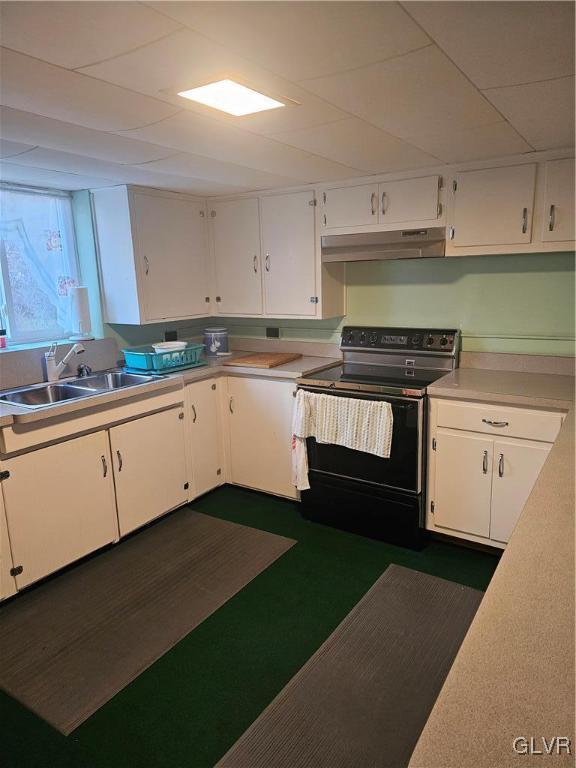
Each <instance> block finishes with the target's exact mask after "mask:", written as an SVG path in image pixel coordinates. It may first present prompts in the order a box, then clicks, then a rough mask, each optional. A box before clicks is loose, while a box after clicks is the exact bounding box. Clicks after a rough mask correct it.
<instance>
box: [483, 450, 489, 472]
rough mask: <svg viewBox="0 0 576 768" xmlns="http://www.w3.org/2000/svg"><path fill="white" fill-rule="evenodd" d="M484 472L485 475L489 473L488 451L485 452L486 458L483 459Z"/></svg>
mask: <svg viewBox="0 0 576 768" xmlns="http://www.w3.org/2000/svg"><path fill="white" fill-rule="evenodd" d="M482 472H483V473H484V474H485V475H486V474H487V473H488V451H484V458H483V459H482Z"/></svg>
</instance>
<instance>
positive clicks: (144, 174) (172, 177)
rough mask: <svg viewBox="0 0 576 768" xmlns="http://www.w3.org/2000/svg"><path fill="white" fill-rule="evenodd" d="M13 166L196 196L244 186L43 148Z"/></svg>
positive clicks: (25, 155) (14, 159)
mask: <svg viewBox="0 0 576 768" xmlns="http://www.w3.org/2000/svg"><path fill="white" fill-rule="evenodd" d="M12 164H14V165H22V166H24V167H29V168H36V169H39V170H42V171H44V170H47V171H60V172H62V173H67V174H75V175H79V176H83V177H90V178H95V179H98V178H105V179H107V180H108V181H110V180H112V182H111V183H114V184H139V185H141V186H145V187H157V188H159V189H172V190H174V191H176V192H191V193H194V194H203V195H204V194H227V193H228V192H235V191H239V187H240V186H241V185H236V184H228V183H226V184H223V183H219V182H217V181H212V180H210V179H202V178H197V177H196V178H194V177H191V176H181V175H177V174H171V173H165V172H163V171H159V170H148V168H147V166H139V167H136V166H129V165H119V164H117V163H109V162H106V161H105V160H97V159H95V158H92V157H85V156H83V155H75V154H72V153H70V152H59V151H57V150H53V149H43V148H41V147H39V148H37V149H33V150H31V151H30V152H27V153H26V154H24V155H19V156H18V157H15V158H13V159H12Z"/></svg>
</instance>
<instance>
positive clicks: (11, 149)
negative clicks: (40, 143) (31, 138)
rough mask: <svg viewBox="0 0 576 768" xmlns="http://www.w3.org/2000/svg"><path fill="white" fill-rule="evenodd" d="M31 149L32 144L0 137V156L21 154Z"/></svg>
mask: <svg viewBox="0 0 576 768" xmlns="http://www.w3.org/2000/svg"><path fill="white" fill-rule="evenodd" d="M2 133H3V134H4V130H2ZM31 149H34V144H22V143H21V142H19V141H9V140H8V139H0V157H14V156H16V155H22V154H23V153H24V152H29V151H30V150H31Z"/></svg>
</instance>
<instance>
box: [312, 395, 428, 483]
mask: <svg viewBox="0 0 576 768" xmlns="http://www.w3.org/2000/svg"><path fill="white" fill-rule="evenodd" d="M300 389H305V390H308V391H309V392H322V393H324V394H329V395H331V396H334V397H353V398H359V399H361V400H379V401H382V400H385V401H387V402H389V403H390V405H391V406H392V415H393V419H394V426H393V429H392V447H391V451H390V458H388V459H382V458H380V457H379V456H374V455H373V454H370V453H364V452H362V451H354V450H352V449H350V448H343V447H342V446H339V445H327V444H323V443H318V442H317V441H316V440H315V439H314V438H308V440H307V441H306V442H307V449H308V469H309V471H310V472H318V473H321V474H324V475H332V476H335V477H340V478H348V479H351V480H356V481H359V482H363V483H369V484H371V485H377V486H380V487H386V488H392V489H396V490H402V491H407V492H409V493H414V494H419V493H420V492H421V490H422V460H423V458H422V445H423V439H422V435H423V421H424V401H423V400H422V399H418V398H414V399H413V398H405V397H394V396H392V395H369V394H366V393H364V392H362V393H351V392H342V391H334V390H330V391H326V390H323V389H319V388H315V387H300Z"/></svg>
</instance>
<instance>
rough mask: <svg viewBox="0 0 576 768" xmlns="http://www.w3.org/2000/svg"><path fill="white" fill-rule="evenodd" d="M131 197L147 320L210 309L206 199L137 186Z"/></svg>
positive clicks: (173, 317) (195, 314)
mask: <svg viewBox="0 0 576 768" xmlns="http://www.w3.org/2000/svg"><path fill="white" fill-rule="evenodd" d="M132 200H133V215H134V238H135V244H136V248H135V253H136V258H137V259H139V262H140V263H139V274H140V276H141V285H142V295H143V301H144V307H145V318H146V321H147V322H153V321H157V320H169V319H178V318H187V317H194V316H198V315H206V314H208V309H207V308H208V306H209V305H208V303H207V302H206V298H207V297H208V296H209V290H208V263H207V262H208V250H207V232H206V218H205V215H204V214H205V210H204V204H203V203H196V202H193V201H191V200H186V199H182V200H180V199H177V198H173V197H163V196H161V195H150V194H145V193H141V192H135V193H133V194H132Z"/></svg>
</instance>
